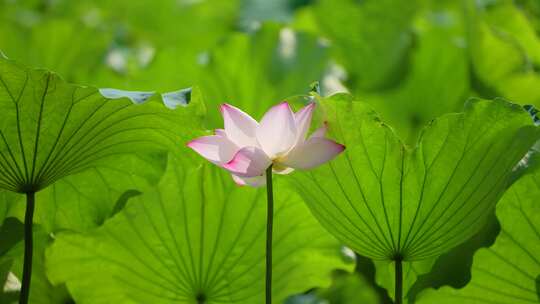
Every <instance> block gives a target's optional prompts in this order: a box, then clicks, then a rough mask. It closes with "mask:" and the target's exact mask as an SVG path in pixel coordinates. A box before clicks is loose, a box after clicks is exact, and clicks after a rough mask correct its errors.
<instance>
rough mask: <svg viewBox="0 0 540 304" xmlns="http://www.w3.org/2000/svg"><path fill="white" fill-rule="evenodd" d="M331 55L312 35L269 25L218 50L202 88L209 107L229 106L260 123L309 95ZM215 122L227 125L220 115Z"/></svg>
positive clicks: (214, 113)
mask: <svg viewBox="0 0 540 304" xmlns="http://www.w3.org/2000/svg"><path fill="white" fill-rule="evenodd" d="M326 49H327V48H326V47H325V46H323V45H322V44H320V43H319V42H318V40H317V39H316V37H314V36H312V35H308V34H305V33H301V32H294V31H292V30H291V29H284V28H281V27H280V26H278V25H276V24H266V25H264V26H263V27H262V28H261V29H260V30H258V31H257V32H255V33H253V34H234V35H231V36H230V37H228V39H227V40H226V41H225V42H224V43H223V44H221V45H220V46H219V47H217V48H215V49H214V50H213V51H212V52H211V53H210V54H209V57H208V63H207V65H206V67H205V69H204V71H203V72H202V73H201V75H200V79H199V83H200V86H201V88H202V90H203V92H204V94H205V100H206V101H207V104H208V105H209V106H211V105H213V106H216V108H217V105H219V104H220V103H223V102H228V103H232V104H234V105H236V106H238V107H239V108H241V109H242V110H244V111H246V112H247V113H250V114H251V115H253V117H256V118H259V117H260V116H262V114H263V113H264V112H265V111H266V110H268V108H269V107H270V106H272V105H273V104H275V103H276V102H277V101H279V100H282V99H284V98H285V97H288V96H291V95H298V94H305V93H306V92H308V91H309V89H310V84H312V83H313V82H314V81H316V80H319V79H320V78H321V76H322V73H323V71H324V68H325V67H326V61H327V56H326V55H327V54H326V53H327V52H326ZM209 118H210V119H211V121H212V122H213V123H214V124H215V125H217V124H218V122H219V124H221V121H222V119H221V117H219V111H209Z"/></svg>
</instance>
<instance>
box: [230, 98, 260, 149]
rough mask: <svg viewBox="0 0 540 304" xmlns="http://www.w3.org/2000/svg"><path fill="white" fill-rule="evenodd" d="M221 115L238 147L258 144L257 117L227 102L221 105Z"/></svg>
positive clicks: (231, 138)
mask: <svg viewBox="0 0 540 304" xmlns="http://www.w3.org/2000/svg"><path fill="white" fill-rule="evenodd" d="M221 115H222V116H223V123H224V125H225V133H227V137H228V138H229V140H231V141H232V142H233V143H235V144H236V145H237V146H238V147H247V146H254V147H256V146H258V144H257V139H256V136H255V133H256V131H257V127H258V126H259V124H258V123H257V121H255V119H253V118H251V116H249V115H248V114H246V113H244V112H243V111H242V110H240V109H238V108H236V107H234V106H231V105H229V104H226V103H225V104H222V105H221Z"/></svg>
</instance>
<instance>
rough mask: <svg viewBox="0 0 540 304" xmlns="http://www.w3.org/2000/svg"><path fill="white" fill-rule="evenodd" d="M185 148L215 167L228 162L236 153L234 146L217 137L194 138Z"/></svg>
mask: <svg viewBox="0 0 540 304" xmlns="http://www.w3.org/2000/svg"><path fill="white" fill-rule="evenodd" d="M187 146H188V147H190V148H191V149H193V150H195V152H197V153H199V154H200V155H201V156H202V157H204V158H206V159H207V160H209V161H211V162H213V163H214V164H216V165H222V164H225V163H227V162H229V161H230V160H231V159H232V158H233V156H234V155H235V154H236V152H237V151H238V148H237V147H236V145H235V144H233V143H232V142H231V141H230V140H228V139H227V138H226V137H223V136H219V135H211V136H203V137H199V138H196V139H194V140H192V141H190V142H189V143H187Z"/></svg>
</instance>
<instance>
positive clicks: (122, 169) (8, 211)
mask: <svg viewBox="0 0 540 304" xmlns="http://www.w3.org/2000/svg"><path fill="white" fill-rule="evenodd" d="M108 159H109V160H110V161H108V162H107V161H103V162H100V165H99V166H94V167H91V168H88V169H86V170H84V171H83V172H79V173H75V174H73V175H70V176H67V177H64V178H62V179H60V180H58V181H57V182H55V183H54V184H52V185H50V186H49V187H47V188H45V189H43V190H42V191H40V192H38V193H37V194H36V201H37V202H39V203H38V204H37V206H36V210H35V214H34V223H38V224H40V225H41V227H42V229H44V230H46V231H48V232H57V231H59V230H64V229H68V230H74V231H87V230H89V229H92V228H95V227H97V226H99V225H101V224H102V223H103V222H104V221H105V220H106V219H107V218H109V217H111V216H113V215H114V214H115V213H116V212H118V211H119V210H120V209H122V208H123V205H124V204H125V200H126V199H127V198H129V197H130V196H134V195H138V194H140V193H141V192H143V191H145V190H146V189H148V188H149V187H151V186H152V185H155V184H157V182H158V181H159V178H160V177H161V175H162V174H163V172H164V171H165V165H166V154H165V155H164V153H157V154H154V155H151V154H136V153H133V154H128V155H119V156H114V157H112V158H108ZM105 160H107V159H105ZM0 194H1V195H2V196H3V199H2V201H3V202H2V203H1V204H0V222H1V221H2V219H3V217H7V216H14V217H17V218H18V219H20V220H21V221H23V220H24V207H25V204H24V196H23V195H21V194H16V193H13V192H9V191H6V190H3V191H1V192H0Z"/></svg>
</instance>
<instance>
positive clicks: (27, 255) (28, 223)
mask: <svg viewBox="0 0 540 304" xmlns="http://www.w3.org/2000/svg"><path fill="white" fill-rule="evenodd" d="M34 208H35V193H34V192H27V193H26V213H25V215H24V266H23V276H22V284H21V295H20V298H19V304H27V303H28V298H29V296H30V280H31V279H32V252H33V244H34V242H33V236H32V221H33V218H34Z"/></svg>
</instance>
